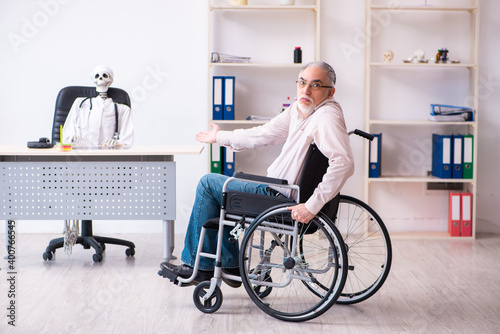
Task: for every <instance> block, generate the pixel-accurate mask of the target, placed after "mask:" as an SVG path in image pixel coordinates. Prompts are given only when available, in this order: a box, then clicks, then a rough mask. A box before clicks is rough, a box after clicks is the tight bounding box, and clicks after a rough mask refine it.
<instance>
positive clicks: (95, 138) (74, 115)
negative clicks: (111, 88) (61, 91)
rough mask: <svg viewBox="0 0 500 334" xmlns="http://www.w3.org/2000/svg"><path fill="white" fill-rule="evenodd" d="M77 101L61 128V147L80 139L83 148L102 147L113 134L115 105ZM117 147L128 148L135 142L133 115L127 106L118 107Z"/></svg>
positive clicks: (106, 100)
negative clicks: (118, 135)
mask: <svg viewBox="0 0 500 334" xmlns="http://www.w3.org/2000/svg"><path fill="white" fill-rule="evenodd" d="M84 99H85V98H83V97H79V98H77V99H76V100H75V102H73V106H72V107H71V110H70V111H69V114H68V117H67V118H66V122H65V123H64V127H63V143H68V144H69V143H71V140H72V138H74V137H79V138H81V139H83V145H84V146H99V145H103V144H104V142H105V141H106V140H108V139H113V135H114V133H115V124H116V123H115V121H116V120H115V104H114V102H113V99H111V98H107V99H104V100H103V99H102V97H100V96H98V97H94V98H92V109H90V105H91V103H90V99H87V100H86V101H85V102H83V104H82V105H81V107H80V104H81V103H82V101H83V100H84ZM117 107H118V132H119V134H120V138H119V140H118V142H119V144H121V145H125V146H130V145H132V144H133V142H134V125H133V122H132V113H131V110H130V108H129V107H128V106H126V105H124V104H120V103H117Z"/></svg>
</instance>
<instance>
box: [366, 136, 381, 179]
mask: <svg viewBox="0 0 500 334" xmlns="http://www.w3.org/2000/svg"><path fill="white" fill-rule="evenodd" d="M373 137H374V138H373V140H372V141H371V142H370V150H369V161H370V164H369V167H370V168H369V172H368V177H379V176H380V171H381V166H382V161H381V160H382V134H381V133H378V134H373Z"/></svg>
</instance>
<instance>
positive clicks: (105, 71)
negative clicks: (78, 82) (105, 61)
mask: <svg viewBox="0 0 500 334" xmlns="http://www.w3.org/2000/svg"><path fill="white" fill-rule="evenodd" d="M113 77H114V74H113V70H111V69H110V68H109V67H108V66H104V65H101V66H97V67H96V68H95V69H94V70H93V71H92V80H93V81H94V83H95V85H96V91H97V92H98V93H105V92H107V91H108V88H109V86H111V84H112V83H113Z"/></svg>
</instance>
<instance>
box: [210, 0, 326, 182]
mask: <svg viewBox="0 0 500 334" xmlns="http://www.w3.org/2000/svg"><path fill="white" fill-rule="evenodd" d="M222 2H224V1H223V0H208V15H209V17H208V34H209V35H208V54H207V60H208V90H209V91H208V104H207V105H208V113H209V117H208V119H209V122H213V123H216V124H217V125H219V126H220V127H221V129H223V130H233V129H237V128H250V127H253V126H257V125H261V124H265V123H266V122H268V121H267V120H252V121H249V120H246V118H247V117H248V116H250V115H258V116H263V117H273V116H276V115H277V114H279V112H280V111H281V106H282V104H283V103H286V102H287V100H286V98H287V97H290V101H289V103H293V97H294V96H295V93H296V88H295V80H296V76H297V74H298V72H299V70H300V69H301V68H302V66H303V64H304V63H306V62H309V61H316V60H319V57H320V11H321V8H320V7H321V6H320V2H321V1H320V0H296V4H295V5H287V6H285V5H280V4H279V0H269V1H260V0H254V1H252V0H250V1H249V4H248V5H242V6H230V5H228V3H229V1H227V2H226V3H224V4H222ZM254 3H255V4H254ZM296 18H304V23H305V24H306V28H305V29H308V30H307V32H308V33H305V34H307V39H306V38H304V36H302V39H300V36H299V42H297V39H296V35H297V32H299V35H300V30H297V31H296V32H295V33H294V32H289V31H287V29H286V28H283V29H282V28H281V27H280V25H284V26H286V25H287V24H291V23H293V22H296ZM266 24H267V25H268V26H266V28H267V29H265V28H262V27H260V26H261V25H264V26H265V25H266ZM226 26H228V27H230V29H227V30H224V27H226ZM293 26H295V28H293ZM293 26H292V28H293V29H299V28H298V27H296V26H297V25H296V24H294V25H293ZM287 27H290V26H287ZM256 28H261V30H256V31H258V32H254V30H255V29H256ZM259 33H260V35H258V34H259ZM236 34H241V37H240V38H238V39H236V40H235V38H234V35H236ZM249 34H250V35H251V36H248V35H249ZM252 34H253V35H252ZM273 34H274V35H273ZM227 35H230V36H229V39H228V40H231V38H232V40H231V41H233V40H234V43H232V44H231V43H230V42H228V41H225V39H226V37H227ZM273 36H274V40H276V41H277V43H276V44H279V43H281V44H280V45H279V46H276V47H275V46H274V45H272V48H274V49H273V50H274V51H275V52H272V51H271V50H268V49H271V48H269V45H267V48H266V45H263V46H262V47H261V45H259V42H260V41H259V40H258V39H260V37H262V38H263V39H266V38H267V39H268V40H270V39H271V38H272V37H273ZM256 37H258V38H256ZM221 40H222V41H223V42H225V43H220V41H221ZM306 40H307V43H306V45H301V44H300V43H301V42H304V43H305V41H306ZM245 41H247V42H245ZM252 43H254V45H252V47H249V46H247V44H252ZM271 43H272V42H271ZM284 45H286V47H284ZM295 46H301V47H302V50H303V63H300V64H296V63H293V48H294V47H295ZM242 49H244V50H242ZM212 52H220V53H223V54H232V55H238V56H249V57H251V61H250V62H249V63H217V62H211V61H210V60H211V54H212ZM245 52H247V53H245ZM266 52H269V53H272V57H270V58H269V59H268V57H266V56H267V55H266ZM275 54H277V55H275ZM215 75H222V76H224V75H228V76H235V77H236V81H235V92H234V93H235V120H213V119H212V105H213V103H212V90H213V82H212V77H213V76H215ZM266 76H267V77H266ZM260 77H262V78H263V79H262V80H261V81H259V79H258V78H260ZM258 86H262V87H258ZM271 92H272V94H271ZM259 94H261V95H259ZM254 95H255V96H258V97H260V98H258V99H255V101H253V100H252V99H251V98H250V96H254ZM243 154H245V153H237V154H236V164H237V166H236V167H237V168H238V160H239V156H242V155H243ZM258 154H259V157H260V156H262V155H267V156H266V157H264V159H263V162H262V163H261V165H262V164H265V163H270V162H272V159H271V155H272V156H273V157H274V156H275V155H276V154H277V152H276V150H274V149H262V150H260V151H259V152H258ZM239 167H240V168H239V170H242V169H243V171H246V170H245V168H248V169H249V170H248V172H254V173H262V172H264V171H265V170H264V169H261V170H255V169H253V167H255V165H253V166H252V164H250V165H249V166H241V165H240V166H239Z"/></svg>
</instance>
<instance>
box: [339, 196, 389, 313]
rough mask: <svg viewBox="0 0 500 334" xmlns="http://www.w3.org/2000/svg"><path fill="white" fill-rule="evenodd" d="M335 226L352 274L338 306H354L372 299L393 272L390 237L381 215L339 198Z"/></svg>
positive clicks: (356, 202) (346, 199) (344, 198)
mask: <svg viewBox="0 0 500 334" xmlns="http://www.w3.org/2000/svg"><path fill="white" fill-rule="evenodd" d="M335 226H336V227H337V228H338V230H339V231H340V233H341V234H342V237H343V239H344V243H345V245H346V248H347V257H348V259H349V271H348V274H347V281H346V283H345V286H344V290H343V291H342V293H341V295H340V297H339V298H338V300H337V303H339V304H354V303H358V302H361V301H363V300H366V299H368V298H370V297H371V296H373V294H375V293H376V292H377V291H378V290H379V289H380V287H381V286H382V285H383V284H384V282H385V280H386V278H387V275H389V271H390V269H391V261H392V248H391V240H390V238H389V233H388V232H387V228H386V227H385V225H384V223H383V222H382V219H381V218H380V217H379V215H378V214H377V213H376V212H375V211H374V210H373V209H372V208H370V207H369V206H368V205H367V204H366V203H364V202H362V201H360V200H358V199H356V198H353V197H350V196H344V195H340V202H339V208H338V211H337V219H336V221H335Z"/></svg>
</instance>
